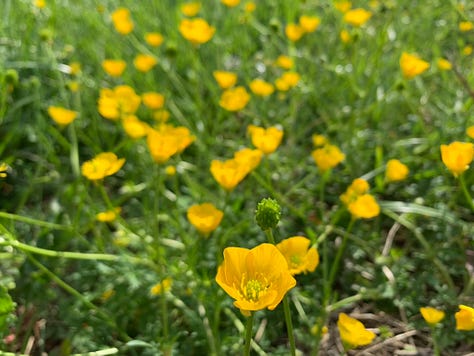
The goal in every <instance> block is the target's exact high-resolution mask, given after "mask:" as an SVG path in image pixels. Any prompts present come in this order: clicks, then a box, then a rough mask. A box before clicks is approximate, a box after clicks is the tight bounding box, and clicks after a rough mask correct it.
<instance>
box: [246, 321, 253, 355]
mask: <svg viewBox="0 0 474 356" xmlns="http://www.w3.org/2000/svg"><path fill="white" fill-rule="evenodd" d="M253 315H254V313H253V312H250V316H249V317H247V323H246V324H245V346H244V356H250V342H251V341H252V326H253Z"/></svg>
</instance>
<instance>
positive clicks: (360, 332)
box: [337, 313, 375, 349]
mask: <svg viewBox="0 0 474 356" xmlns="http://www.w3.org/2000/svg"><path fill="white" fill-rule="evenodd" d="M337 328H338V329H339V335H340V336H341V340H342V341H343V342H344V343H345V345H346V347H347V348H348V349H351V348H355V347H359V346H365V345H368V344H370V343H371V342H372V340H373V339H374V338H375V333H373V332H372V331H370V330H367V329H366V328H365V326H364V324H362V323H361V322H360V321H358V320H357V319H354V318H351V317H350V316H349V315H347V314H345V313H340V314H339V318H338V320H337Z"/></svg>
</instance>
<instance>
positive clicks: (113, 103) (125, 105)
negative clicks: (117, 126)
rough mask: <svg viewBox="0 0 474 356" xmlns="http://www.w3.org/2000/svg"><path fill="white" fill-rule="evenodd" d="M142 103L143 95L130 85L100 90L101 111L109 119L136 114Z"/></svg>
mask: <svg viewBox="0 0 474 356" xmlns="http://www.w3.org/2000/svg"><path fill="white" fill-rule="evenodd" d="M140 103H141V97H140V96H139V95H137V94H136V93H135V90H133V88H132V87H130V86H128V85H119V86H116V87H115V88H114V89H108V88H103V89H101V90H100V97H99V102H98V109H99V113H100V114H101V115H102V116H103V117H105V118H106V119H109V120H118V119H120V118H121V117H124V116H126V115H132V114H134V113H135V112H136V111H137V109H138V107H139V106H140Z"/></svg>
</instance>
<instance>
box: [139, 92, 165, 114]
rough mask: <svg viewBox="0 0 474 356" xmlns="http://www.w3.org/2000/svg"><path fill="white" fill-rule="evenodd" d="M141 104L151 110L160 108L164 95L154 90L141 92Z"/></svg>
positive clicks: (162, 104)
mask: <svg viewBox="0 0 474 356" xmlns="http://www.w3.org/2000/svg"><path fill="white" fill-rule="evenodd" d="M142 101H143V105H145V106H146V107H147V108H149V109H152V110H158V109H161V108H162V107H163V106H164V105H165V96H164V95H163V94H160V93H156V92H146V93H143V94H142Z"/></svg>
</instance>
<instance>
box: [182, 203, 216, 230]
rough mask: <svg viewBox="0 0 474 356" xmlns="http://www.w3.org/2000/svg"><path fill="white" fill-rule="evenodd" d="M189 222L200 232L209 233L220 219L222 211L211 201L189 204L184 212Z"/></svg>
mask: <svg viewBox="0 0 474 356" xmlns="http://www.w3.org/2000/svg"><path fill="white" fill-rule="evenodd" d="M186 216H187V218H188V220H189V222H190V223H191V224H192V225H193V226H194V227H195V228H196V229H197V230H198V231H199V232H200V233H202V234H204V235H209V234H210V233H211V232H212V231H214V230H215V229H216V228H217V227H218V226H219V224H220V223H221V221H222V218H223V217H224V213H223V212H222V211H221V210H219V209H217V208H216V207H215V206H214V205H213V204H211V203H204V204H199V205H193V206H191V207H190V208H189V209H188V210H187V213H186Z"/></svg>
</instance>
